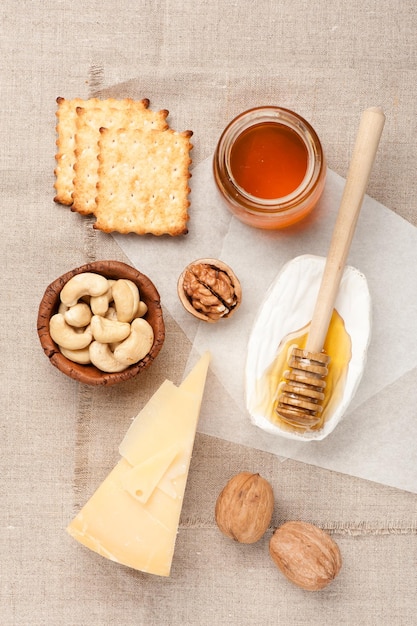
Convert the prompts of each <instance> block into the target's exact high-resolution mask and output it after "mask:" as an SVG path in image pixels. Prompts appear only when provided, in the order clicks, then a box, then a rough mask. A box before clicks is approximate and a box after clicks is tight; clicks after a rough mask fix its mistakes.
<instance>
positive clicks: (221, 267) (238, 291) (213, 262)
mask: <svg viewBox="0 0 417 626" xmlns="http://www.w3.org/2000/svg"><path fill="white" fill-rule="evenodd" d="M198 265H207V266H208V267H212V268H213V270H214V271H219V272H223V273H224V274H226V275H227V276H228V278H229V280H230V282H231V284H232V286H233V290H234V297H235V302H234V304H233V306H231V307H230V309H229V310H228V311H227V312H226V313H224V314H221V315H220V316H219V317H216V318H212V317H210V316H209V315H206V314H205V313H203V312H202V311H201V310H198V309H196V308H195V307H194V306H193V303H192V302H191V299H190V297H189V296H188V295H187V294H186V292H185V289H184V279H185V276H186V274H187V272H188V271H189V270H192V268H193V267H196V266H198ZM177 291H178V297H179V299H180V302H181V304H182V305H183V307H184V309H185V310H186V311H188V312H189V313H191V315H194V317H196V318H197V319H199V320H203V321H204V322H208V323H209V324H215V323H216V322H218V321H219V320H222V319H227V318H230V317H231V316H232V315H233V314H234V313H235V311H237V309H238V308H239V306H240V303H241V301H242V287H241V285H240V282H239V279H238V277H237V276H236V274H235V273H234V272H233V270H232V268H231V267H229V265H227V264H226V263H223V261H220V259H211V258H207V259H197V260H196V261H193V262H192V263H189V264H188V265H187V267H185V268H184V270H183V272H182V273H181V275H180V276H179V278H178V283H177Z"/></svg>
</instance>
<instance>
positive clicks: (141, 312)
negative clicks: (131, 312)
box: [135, 300, 148, 317]
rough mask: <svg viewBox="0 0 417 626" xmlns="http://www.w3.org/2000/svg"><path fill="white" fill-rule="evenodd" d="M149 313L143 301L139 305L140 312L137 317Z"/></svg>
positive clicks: (137, 312) (138, 311)
mask: <svg viewBox="0 0 417 626" xmlns="http://www.w3.org/2000/svg"><path fill="white" fill-rule="evenodd" d="M147 312H148V307H147V305H146V304H145V303H144V302H143V300H141V301H140V302H139V305H138V310H137V311H136V314H135V317H143V316H144V315H146V314H147Z"/></svg>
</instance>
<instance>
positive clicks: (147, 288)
mask: <svg viewBox="0 0 417 626" xmlns="http://www.w3.org/2000/svg"><path fill="white" fill-rule="evenodd" d="M83 272H94V273H96V274H102V275H103V276H105V277H106V278H108V279H113V280H117V279H119V278H127V279H129V280H131V281H133V282H134V283H135V284H136V285H137V287H138V288H139V293H140V299H141V300H142V301H143V302H145V304H146V305H147V307H148V311H147V313H146V315H145V316H144V319H146V320H147V321H148V322H149V324H150V325H151V326H152V328H153V331H154V342H153V345H152V348H151V350H150V352H149V353H148V354H147V355H146V356H145V357H144V358H143V359H142V360H141V361H138V362H137V363H134V364H133V365H130V366H129V367H128V368H127V369H125V370H124V371H122V372H117V373H107V372H102V371H100V370H99V369H98V368H96V367H95V366H94V365H92V364H90V365H80V364H78V363H74V362H73V361H70V360H69V359H67V358H66V357H64V355H63V354H61V352H60V350H59V347H58V345H57V344H56V343H55V342H54V341H53V340H52V338H51V336H50V334H49V320H50V319H51V317H52V315H54V314H55V313H56V312H57V310H58V307H59V304H60V293H61V290H62V288H63V286H64V285H65V284H66V283H67V282H68V281H69V279H70V278H72V277H73V276H75V275H76V274H81V273H83ZM37 329H38V335H39V340H40V342H41V345H42V348H43V350H44V352H45V354H46V356H47V357H48V358H49V361H50V363H51V364H52V365H53V366H55V367H57V368H58V369H59V370H60V371H61V372H63V373H64V374H65V375H66V376H69V377H70V378H73V379H75V380H77V381H79V382H80V383H84V384H87V385H115V384H117V383H120V382H123V381H125V380H130V379H131V378H134V377H135V376H137V375H138V374H139V373H140V372H142V371H143V370H145V369H146V368H147V367H149V366H150V365H151V363H152V362H153V361H154V359H155V358H156V356H157V355H158V353H159V351H160V350H161V348H162V344H163V343H164V339H165V325H164V320H163V316H162V308H161V302H160V297H159V293H158V291H157V289H156V287H155V285H154V284H153V283H152V281H151V280H150V279H149V278H148V277H147V276H145V275H144V274H141V272H139V271H138V270H136V269H134V268H133V267H131V266H130V265H126V263H121V262H120V261H96V262H94V263H87V264H86V265H82V266H81V267H77V268H76V269H73V270H71V271H70V272H67V273H66V274H63V275H62V276H60V277H59V278H57V279H56V280H54V282H52V283H51V284H50V285H49V286H48V287H47V288H46V290H45V293H44V295H43V298H42V300H41V302H40V305H39V311H38V319H37Z"/></svg>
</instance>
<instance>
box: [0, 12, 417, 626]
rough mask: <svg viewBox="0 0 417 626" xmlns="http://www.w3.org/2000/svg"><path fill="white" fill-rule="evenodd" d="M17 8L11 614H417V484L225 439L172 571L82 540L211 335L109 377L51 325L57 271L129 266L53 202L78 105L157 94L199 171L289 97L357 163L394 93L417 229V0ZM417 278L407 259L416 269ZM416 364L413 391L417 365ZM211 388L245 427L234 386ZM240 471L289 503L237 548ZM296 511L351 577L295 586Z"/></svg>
mask: <svg viewBox="0 0 417 626" xmlns="http://www.w3.org/2000/svg"><path fill="white" fill-rule="evenodd" d="M0 11H1V19H2V22H1V23H2V38H1V56H2V75H1V89H2V106H1V108H0V132H1V135H0V150H1V160H0V168H1V173H0V176H1V179H0V180H1V228H2V247H1V267H2V272H1V298H0V306H1V324H0V329H1V331H0V332H1V349H2V351H3V357H2V359H1V366H0V371H1V388H2V397H3V399H4V403H3V407H4V408H3V412H2V422H1V433H2V437H1V456H0V463H1V481H0V494H1V512H0V524H1V526H0V529H1V532H0V548H1V559H0V572H1V585H0V602H1V617H0V623H1V624H2V625H3V624H4V625H5V626H12V625H13V626H14V625H16V626H28V625H29V624H30V625H34V626H40V625H53V626H61V625H77V626H78V625H84V624H91V625H94V626H96V625H97V626H101V625H103V626H107V625H108V626H113V625H116V624H117V625H120V624H122V625H124V626H133V625H146V626H147V625H152V626H153V625H166V626H174V625H178V626H185V625H194V624H195V625H199V626H204V625H207V626H208V625H210V626H211V625H213V624H216V625H217V624H219V625H223V624H233V625H239V626H241V625H242V626H243V625H246V624H248V625H249V624H250V625H252V624H253V625H258V624H259V625H261V624H268V625H275V624H285V625H289V626H290V625H291V626H292V625H294V626H302V625H304V624H309V625H312V624H317V625H318V624H321V625H324V624H326V625H327V624H329V625H338V624H346V625H349V626H359V625H365V626H368V625H369V626H373V625H375V626H376V625H381V624H383V625H385V624H387V625H399V626H409V625H412V624H416V623H417V618H416V606H417V605H416V587H417V585H416V583H417V537H416V535H417V499H416V496H415V494H412V493H408V492H405V491H401V490H397V489H393V488H389V487H385V486H382V485H379V484H377V483H372V482H367V481H365V480H360V479H356V478H352V477H349V476H347V475H342V474H338V473H336V472H331V471H328V470H324V469H320V468H318V467H312V466H309V465H306V464H303V463H299V462H295V461H292V460H286V461H284V462H283V461H282V460H281V459H279V458H278V457H276V456H274V455H272V454H268V453H265V452H260V451H257V450H254V449H252V448H251V447H244V446H240V445H237V444H233V443H229V442H226V441H223V440H221V439H218V438H215V437H210V436H207V435H202V434H198V435H197V438H196V442H195V448H194V454H193V459H192V465H191V471H190V476H189V481H188V485H187V491H186V496H185V501H184V507H183V511H182V516H181V523H180V529H179V534H178V539H177V546H176V551H175V558H174V562H173V568H172V575H171V577H170V578H169V579H162V578H155V577H152V576H149V575H145V574H141V573H139V572H135V571H132V570H129V569H127V568H124V567H122V566H118V565H116V564H114V563H111V562H108V561H107V560H105V559H102V558H100V557H98V556H96V555H94V554H92V553H90V552H89V551H87V550H85V549H84V548H82V547H81V546H79V545H78V544H76V542H74V541H73V540H72V539H71V538H70V537H69V536H68V535H67V534H66V532H65V527H66V525H67V524H68V522H69V521H70V519H71V518H72V517H73V515H74V514H75V513H76V512H77V511H78V510H79V508H80V507H81V506H82V505H83V504H84V503H85V501H86V499H87V498H88V497H89V496H90V495H91V494H92V492H93V491H94V490H95V488H96V487H97V485H98V484H99V483H100V481H101V480H102V479H103V478H104V477H105V476H106V474H107V472H108V471H109V470H110V468H111V467H112V466H113V465H114V463H115V462H116V460H117V458H118V454H117V446H118V444H119V442H120V441H121V438H122V437H123V435H124V433H125V432H126V429H127V427H128V425H129V423H130V420H131V418H132V417H133V416H134V415H135V414H136V413H137V412H138V411H139V409H140V408H141V407H142V406H143V404H144V403H145V402H146V401H147V399H148V398H149V397H150V395H151V394H152V393H153V391H155V390H156V389H157V387H158V386H159V384H160V383H161V382H162V381H163V380H164V379H165V378H166V377H168V378H170V379H171V380H173V381H174V382H175V383H179V382H180V381H181V379H182V377H183V373H184V368H185V367H186V364H187V360H188V357H189V353H190V349H191V345H190V341H189V339H187V338H186V336H185V335H184V333H183V332H182V330H181V328H180V327H179V325H178V324H177V322H176V320H174V319H173V318H172V317H171V315H170V314H169V312H168V311H167V310H166V309H165V310H164V313H165V321H166V327H167V338H166V342H165V345H164V348H163V351H162V352H161V354H160V356H159V357H158V359H157V361H156V362H155V363H154V365H153V366H152V367H151V368H150V369H149V370H147V371H146V372H145V373H143V374H142V375H141V376H140V377H139V378H137V379H136V380H134V381H131V382H128V383H124V384H122V385H120V386H117V387H112V388H108V389H96V388H90V387H86V386H83V385H80V384H78V383H76V382H74V381H72V380H70V379H68V378H66V377H64V376H63V375H61V374H60V373H59V372H58V371H57V370H55V369H54V368H52V367H51V366H50V365H49V363H48V361H47V359H46V357H45V356H44V354H43V353H42V350H41V348H40V345H39V342H38V338H37V334H36V316H37V307H38V303H39V300H40V298H41V296H42V294H43V291H44V289H45V287H46V286H47V285H48V284H49V283H50V282H51V281H52V280H53V279H55V278H56V277H57V276H58V275H60V274H61V273H63V272H65V271H67V270H69V269H71V268H73V267H77V266H78V265H81V264H83V263H85V262H88V261H91V260H100V259H119V260H122V261H129V259H127V258H126V257H125V256H124V254H123V252H122V250H121V249H120V248H119V246H118V245H117V244H116V242H115V240H114V239H113V237H112V236H110V235H105V234H103V233H100V232H97V231H94V230H93V229H92V221H91V220H90V219H88V218H87V219H86V218H81V217H80V216H78V215H76V214H74V213H72V212H71V211H70V210H69V209H67V208H65V207H62V206H59V205H55V204H54V202H53V195H54V190H53V182H54V176H53V169H54V154H55V110H56V104H55V99H56V97H57V96H63V97H66V98H72V97H75V96H79V97H83V98H86V97H88V96H89V95H91V94H93V93H95V94H96V95H115V96H117V97H120V96H122V95H131V93H132V91H134V92H135V93H136V92H137V90H138V87H140V86H141V88H142V92H143V93H142V96H143V97H147V98H149V99H150V101H151V106H152V107H153V108H167V109H168V110H169V111H170V116H169V122H170V125H171V126H172V127H173V128H176V129H178V130H186V129H192V130H193V131H194V137H193V143H194V150H193V165H194V166H196V165H198V164H199V163H201V162H202V161H203V160H204V159H205V158H207V157H209V156H210V154H211V153H212V152H213V150H214V147H215V144H216V141H217V138H218V136H219V134H220V132H221V130H222V129H223V127H224V126H225V124H226V123H227V122H228V121H229V120H230V119H231V118H232V117H233V116H234V115H236V114H237V113H239V112H241V111H242V110H244V109H246V108H249V107H251V106H257V105H261V104H277V105H281V106H285V107H287V108H291V109H294V110H296V111H298V112H299V113H300V114H301V115H303V116H304V117H306V118H307V119H308V120H309V121H310V122H311V123H312V124H313V126H314V127H315V128H316V130H317V131H318V133H319V135H320V137H321V139H322V142H323V144H324V147H325V151H326V154H327V159H328V164H329V167H330V168H331V169H332V170H334V171H335V172H337V173H338V174H340V175H341V176H345V175H346V169H347V164H348V161H349V157H350V151H351V147H352V144H353V140H354V135H355V132H356V127H357V120H358V115H359V112H360V111H361V110H362V109H364V108H366V107H367V106H370V105H381V106H382V107H383V108H384V110H385V113H386V117H387V123H386V127H385V130H384V135H383V138H382V141H381V146H380V150H379V153H378V157H377V161H376V166H375V169H374V172H373V175H372V177H371V180H370V184H369V188H368V193H369V195H371V196H373V197H374V198H376V199H377V200H378V201H379V202H381V203H382V204H384V205H385V206H387V207H388V208H389V209H391V210H393V211H395V212H396V213H397V214H398V215H399V216H400V217H401V218H404V219H405V220H408V221H409V222H411V223H412V224H414V225H417V211H416V196H417V184H416V176H415V164H416V162H417V149H416V141H415V134H416V119H417V71H416V61H417V9H416V5H415V3H414V2H413V1H411V0H406V1H405V2H402V3H401V4H398V3H397V2H393V1H389V0H381V1H380V2H377V1H376V0H352V1H351V2H350V3H346V2H342V1H339V0H334V1H331V2H324V1H323V0H320V1H319V2H317V3H311V2H307V1H306V0H294V1H293V2H291V3H284V2H282V0H278V1H277V2H270V1H269V0H257V2H252V1H242V2H218V1H213V2H203V1H202V0H196V1H195V2H188V1H186V0H184V1H182V2H178V1H177V0H171V1H165V2H164V1H162V0H156V1H155V2H150V1H147V0H143V1H139V2H135V3H132V2H127V1H126V0H117V1H116V0H110V1H109V2H102V1H98V0H83V1H82V2H80V1H79V0H74V1H73V2H65V1H57V0H54V2H52V1H51V0H42V1H36V0H35V1H33V2H29V1H23V2H19V3H15V2H12V0H5V1H4V2H3V3H2V7H1V9H0ZM191 210H192V207H191ZM396 253H398V254H399V255H401V250H400V249H399V250H398V251H396ZM167 271H169V268H167ZM415 271H416V269H415V267H409V266H407V258H404V272H405V273H407V272H409V273H411V272H415ZM151 278H152V280H154V282H155V283H156V284H158V276H157V275H153V276H151ZM173 280H176V277H174V276H173ZM410 306H414V307H415V306H416V303H415V302H414V303H411V304H410ZM393 323H395V320H393ZM404 349H406V337H405V338H404ZM387 366H389V364H387ZM407 376H408V378H409V380H408V381H406V382H407V384H409V386H410V387H409V388H411V386H412V385H414V384H415V371H414V372H409V373H408V374H407ZM208 401H209V402H210V403H211V405H212V406H213V410H216V411H218V412H219V413H220V414H222V415H224V418H225V419H227V411H228V407H227V402H226V401H224V399H223V397H222V396H220V399H219V400H218V401H217V402H216V401H214V399H213V398H209V399H208ZM373 406H377V407H378V410H379V411H384V403H383V402H379V403H376V404H375V405H373ZM368 417H370V418H371V417H372V416H368ZM416 417H417V410H416ZM386 419H387V423H389V420H390V415H389V414H388V412H387V415H386ZM404 436H405V437H406V436H407V433H404ZM416 450H417V447H416ZM416 457H417V452H416ZM410 462H416V458H415V459H414V460H413V459H410ZM241 470H249V471H254V472H258V471H259V472H260V473H261V474H262V475H263V476H265V477H266V478H267V479H268V480H269V481H270V482H271V484H272V485H273V487H274V492H275V496H276V507H275V511H274V517H273V520H272V524H271V528H270V529H269V531H268V533H267V534H266V535H265V537H264V538H263V539H262V540H261V541H260V542H258V543H257V544H254V545H251V546H242V545H239V544H236V543H234V542H231V541H229V540H227V539H226V538H225V537H223V536H222V535H221V534H220V533H219V531H218V529H217V527H216V525H215V521H214V504H215V501H216V497H217V495H218V493H219V491H220V490H221V488H222V487H223V485H224V484H225V482H226V481H227V480H228V479H229V478H230V476H232V475H233V474H234V473H236V472H238V471H241ZM392 472H395V467H393V468H392ZM290 519H302V520H305V521H310V522H313V523H315V524H317V525H318V526H320V527H321V528H323V529H325V530H327V531H329V532H330V533H331V535H332V536H333V538H334V539H335V540H336V541H337V543H338V544H339V546H340V549H341V552H342V557H343V568H342V571H341V573H340V575H339V577H338V578H337V579H336V580H335V581H334V582H333V583H332V584H331V585H330V586H329V587H328V588H327V589H326V590H324V591H322V592H319V593H309V592H306V591H302V590H301V589H298V588H297V587H294V586H292V585H291V584H290V583H289V582H287V581H286V580H285V579H284V578H283V577H282V575H281V574H280V572H279V571H278V570H277V569H276V568H275V566H274V565H273V563H272V561H271V560H270V559H269V556H268V540H269V537H270V535H271V533H272V530H273V528H274V527H276V526H278V525H279V524H281V523H282V522H284V521H286V520H290Z"/></svg>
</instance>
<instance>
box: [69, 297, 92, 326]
mask: <svg viewBox="0 0 417 626" xmlns="http://www.w3.org/2000/svg"><path fill="white" fill-rule="evenodd" d="M64 306H65V305H64ZM64 317H65V321H66V322H67V324H69V325H70V326H75V327H76V328H83V327H84V326H88V324H89V323H90V321H91V309H90V307H89V306H88V304H86V303H85V302H77V304H74V306H70V307H69V308H68V309H67V310H66V311H65V313H64Z"/></svg>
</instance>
